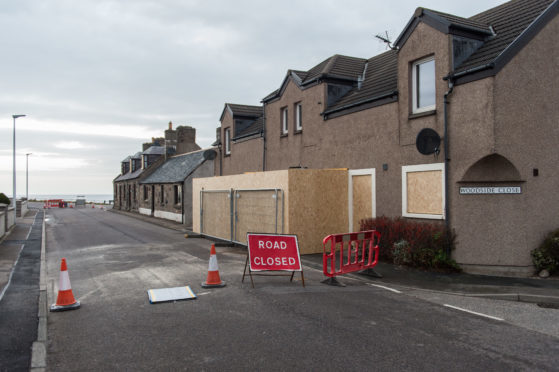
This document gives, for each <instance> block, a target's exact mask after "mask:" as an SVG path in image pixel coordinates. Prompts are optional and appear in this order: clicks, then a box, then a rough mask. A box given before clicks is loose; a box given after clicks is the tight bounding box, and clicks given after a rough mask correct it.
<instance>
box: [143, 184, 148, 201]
mask: <svg viewBox="0 0 559 372" xmlns="http://www.w3.org/2000/svg"><path fill="white" fill-rule="evenodd" d="M144 200H148V186H147V185H144Z"/></svg>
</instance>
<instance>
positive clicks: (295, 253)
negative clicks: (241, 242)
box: [247, 234, 301, 271]
mask: <svg viewBox="0 0 559 372" xmlns="http://www.w3.org/2000/svg"><path fill="white" fill-rule="evenodd" d="M247 242H248V253H249V258H250V269H251V270H254V271H266V270H271V271H276V270H288V271H300V270H301V259H300V257H299V247H298V245H297V237H296V236H295V235H272V234H248V235H247Z"/></svg>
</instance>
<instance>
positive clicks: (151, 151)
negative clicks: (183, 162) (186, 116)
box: [113, 122, 200, 214]
mask: <svg viewBox="0 0 559 372" xmlns="http://www.w3.org/2000/svg"><path fill="white" fill-rule="evenodd" d="M142 150H143V151H142V152H138V153H136V154H134V155H131V156H128V157H126V158H125V159H124V160H122V162H121V174H120V175H119V176H118V177H116V178H115V179H114V180H113V185H114V201H115V203H114V208H115V209H118V210H125V211H130V212H136V213H142V212H144V213H146V212H145V210H146V208H144V207H142V205H144V204H145V201H146V200H150V198H151V196H150V195H148V194H147V192H148V190H147V189H145V190H144V189H142V188H141V186H140V183H141V182H142V181H143V180H144V179H146V178H147V177H149V176H150V175H151V174H152V173H153V172H154V171H156V170H157V169H158V168H159V167H160V166H161V165H162V164H164V163H165V161H166V160H167V159H168V157H170V156H172V155H176V154H183V153H187V152H192V151H197V150H200V146H198V145H197V144H196V129H194V128H192V127H190V126H179V127H177V128H176V129H173V123H172V122H169V127H168V129H167V130H165V135H164V137H160V138H152V141H151V142H147V143H144V144H143V145H142ZM148 214H152V213H151V210H150V213H148Z"/></svg>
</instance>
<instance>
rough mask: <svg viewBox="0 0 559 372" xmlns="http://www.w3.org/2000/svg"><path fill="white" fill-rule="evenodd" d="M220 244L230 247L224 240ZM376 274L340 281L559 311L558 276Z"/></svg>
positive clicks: (306, 261)
mask: <svg viewBox="0 0 559 372" xmlns="http://www.w3.org/2000/svg"><path fill="white" fill-rule="evenodd" d="M110 211H111V212H114V213H120V214H123V215H127V216H130V217H133V218H137V219H141V220H144V221H149V222H151V223H154V224H157V225H160V226H163V227H166V228H169V229H173V230H177V231H181V232H184V233H185V234H187V235H188V236H191V237H199V236H200V235H199V234H197V233H193V232H192V231H190V230H189V229H188V228H186V227H185V226H184V225H182V224H180V223H176V222H173V221H169V220H165V219H161V218H154V217H149V216H145V215H139V214H137V213H131V212H126V211H120V210H116V209H114V210H110ZM219 243H221V244H229V243H228V242H223V241H221V242H219ZM301 260H302V261H303V265H306V266H310V267H312V268H315V269H318V270H322V254H321V253H319V254H311V255H303V256H301ZM374 271H375V273H376V274H380V275H379V276H382V278H379V277H376V276H371V275H361V274H357V273H355V274H346V275H344V276H341V277H339V281H340V282H342V283H343V281H344V277H345V276H349V277H351V278H354V279H355V278H358V279H361V280H366V281H370V282H373V283H377V284H383V285H389V286H396V287H399V288H412V289H419V290H425V291H432V292H442V293H446V294H453V295H459V296H467V297H481V298H490V299H498V300H507V301H520V302H530V303H537V304H540V305H541V306H544V307H552V308H559V277H557V276H554V277H549V278H545V279H543V278H539V277H536V276H534V277H531V278H512V277H499V276H488V275H472V274H466V273H439V272H431V271H424V270H418V269H414V268H409V267H405V266H398V265H393V264H389V263H385V262H379V263H378V265H377V266H375V269H374Z"/></svg>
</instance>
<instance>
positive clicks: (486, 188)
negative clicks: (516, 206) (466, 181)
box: [460, 186, 522, 195]
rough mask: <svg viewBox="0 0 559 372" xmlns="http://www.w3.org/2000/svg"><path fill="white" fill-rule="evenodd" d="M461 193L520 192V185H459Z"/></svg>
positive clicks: (491, 193)
mask: <svg viewBox="0 0 559 372" xmlns="http://www.w3.org/2000/svg"><path fill="white" fill-rule="evenodd" d="M460 194H461V195H494V194H522V189H521V188H520V186H495V187H494V186H477V187H460Z"/></svg>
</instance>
